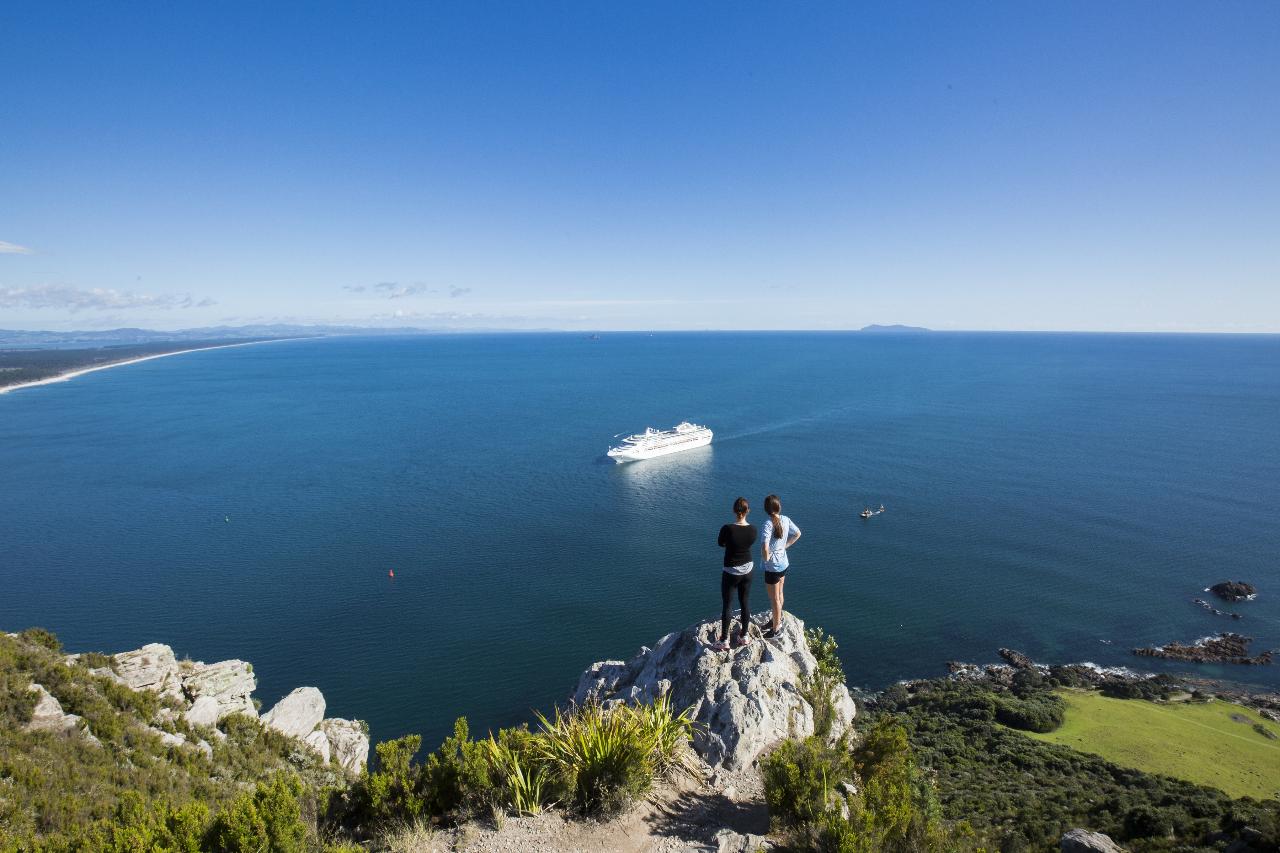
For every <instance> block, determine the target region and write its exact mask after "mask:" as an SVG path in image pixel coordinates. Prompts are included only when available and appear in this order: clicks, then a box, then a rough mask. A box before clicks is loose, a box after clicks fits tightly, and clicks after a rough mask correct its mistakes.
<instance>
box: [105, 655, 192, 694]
mask: <svg viewBox="0 0 1280 853" xmlns="http://www.w3.org/2000/svg"><path fill="white" fill-rule="evenodd" d="M115 662H116V668H115V672H116V675H118V676H119V678H120V682H121V683H122V684H124V685H125V686H126V687H129V688H131V689H133V690H150V691H152V692H154V693H159V694H161V695H162V696H172V697H174V698H175V699H181V698H183V695H182V678H181V676H180V675H179V673H178V661H177V659H176V658H175V657H174V656H173V649H171V648H169V647H168V646H166V645H164V644H163V643H149V644H147V645H145V646H143V647H142V648H140V649H136V650H135V651H132V652H121V653H120V654H118V655H116V656H115Z"/></svg>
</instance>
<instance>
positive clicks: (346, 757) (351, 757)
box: [320, 718, 369, 776]
mask: <svg viewBox="0 0 1280 853" xmlns="http://www.w3.org/2000/svg"><path fill="white" fill-rule="evenodd" d="M320 731H322V732H324V735H325V738H326V739H327V740H328V743H329V750H330V754H331V755H332V757H333V760H335V761H337V762H338V765H339V766H340V767H341V768H342V769H343V770H345V771H347V773H348V774H349V775H352V776H359V775H360V774H361V773H363V772H364V769H365V766H366V765H368V763H369V729H368V727H367V726H366V725H365V724H364V723H362V722H360V721H359V720H342V719H336V718H335V719H329V720H324V721H323V722H321V723H320Z"/></svg>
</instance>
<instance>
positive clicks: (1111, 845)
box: [1058, 829, 1124, 853]
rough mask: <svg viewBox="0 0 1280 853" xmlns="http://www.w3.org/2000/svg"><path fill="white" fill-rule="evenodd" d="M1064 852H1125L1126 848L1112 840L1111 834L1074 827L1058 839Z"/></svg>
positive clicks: (1059, 845)
mask: <svg viewBox="0 0 1280 853" xmlns="http://www.w3.org/2000/svg"><path fill="white" fill-rule="evenodd" d="M1058 847H1059V849H1061V851H1062V853H1123V850H1124V848H1123V847H1121V846H1119V845H1118V844H1116V843H1115V842H1114V841H1112V840H1111V836H1109V835H1105V834H1103V833H1101V832H1090V831H1089V830H1087V829H1072V830H1069V831H1067V832H1066V833H1064V834H1063V836H1062V838H1061V839H1060V840H1059V841H1058Z"/></svg>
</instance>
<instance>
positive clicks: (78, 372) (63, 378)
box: [0, 338, 300, 394]
mask: <svg viewBox="0 0 1280 853" xmlns="http://www.w3.org/2000/svg"><path fill="white" fill-rule="evenodd" d="M296 340H300V339H299V338H272V339H270V340H265V341H240V342H237V343H232V344H214V345H212V346H207V347H191V348H190V349H178V350H173V351H171V352H157V353H152V354H150V355H142V356H138V357H137V358H127V359H124V360H122V361H112V362H108V363H107V364H96V365H94V366H93V367H79V368H76V369H75V370H68V371H67V372H66V373H59V374H58V375H57V376H49V377H47V378H45V379H37V380H35V381H33V382H23V383H21V384H19V385H6V386H4V387H3V388H0V394H8V393H9V392H10V391H20V390H21V389H23V388H35V387H37V386H39V385H52V384H53V383H55V382H67V381H68V380H71V379H75V378H76V377H77V376H83V375H85V374H86V373H94V372H95V371H98V370H108V369H110V368H112V367H124V366H125V365H126V364H137V363H138V362H140V361H150V360H151V359H153V358H165V357H166V356H171V355H184V354H186V353H189V352H201V351H203V350H211V349H230V348H231V347H248V346H253V345H254V344H274V343H279V342H280V341H296Z"/></svg>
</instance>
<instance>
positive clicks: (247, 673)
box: [182, 660, 258, 720]
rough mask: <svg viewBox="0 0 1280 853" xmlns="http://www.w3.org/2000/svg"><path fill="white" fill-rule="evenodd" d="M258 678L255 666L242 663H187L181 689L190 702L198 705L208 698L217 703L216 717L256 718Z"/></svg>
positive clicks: (238, 661) (227, 661)
mask: <svg viewBox="0 0 1280 853" xmlns="http://www.w3.org/2000/svg"><path fill="white" fill-rule="evenodd" d="M257 686H258V679H257V678H255V677H254V675H253V667H252V666H250V665H249V664H247V663H245V662H244V661H242V660H224V661H219V662H218V663H207V664H206V663H184V664H183V667H182V690H183V692H184V693H185V694H186V696H187V699H188V700H190V701H191V702H193V703H194V702H195V701H197V700H198V699H200V697H201V696H208V697H210V698H212V699H214V700H215V701H217V703H218V715H217V718H218V719H219V720H221V719H222V718H223V717H225V716H227V715H229V714H246V715H248V716H250V717H257V716H258V711H257V709H256V708H254V707H253V691H254V689H255V688H257Z"/></svg>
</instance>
